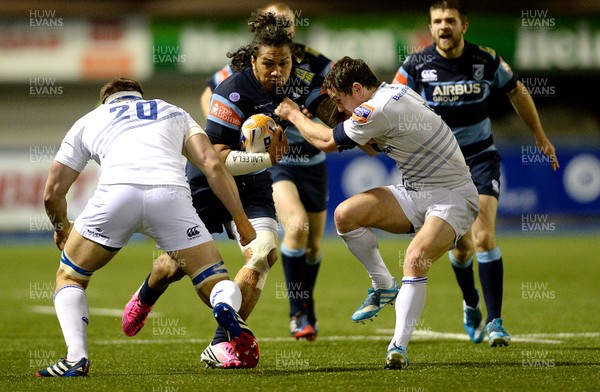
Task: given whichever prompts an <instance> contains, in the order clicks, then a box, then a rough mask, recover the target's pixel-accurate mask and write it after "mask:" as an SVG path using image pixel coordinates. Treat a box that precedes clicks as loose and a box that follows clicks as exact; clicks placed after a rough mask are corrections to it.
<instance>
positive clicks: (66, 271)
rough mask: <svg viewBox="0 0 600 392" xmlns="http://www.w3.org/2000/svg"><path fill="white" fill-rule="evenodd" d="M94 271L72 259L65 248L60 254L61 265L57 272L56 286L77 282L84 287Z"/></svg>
mask: <svg viewBox="0 0 600 392" xmlns="http://www.w3.org/2000/svg"><path fill="white" fill-rule="evenodd" d="M93 273H94V271H89V270H86V269H85V268H82V267H81V266H79V265H78V264H77V261H75V260H72V259H71V258H70V257H69V256H68V255H67V253H66V252H65V251H64V250H63V251H62V254H61V256H60V265H59V267H58V271H57V273H56V283H57V284H56V287H59V286H60V285H67V284H71V283H75V284H77V285H79V286H82V287H83V288H85V287H87V284H88V282H89V281H90V278H91V277H92V274H93Z"/></svg>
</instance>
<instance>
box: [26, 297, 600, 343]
mask: <svg viewBox="0 0 600 392" xmlns="http://www.w3.org/2000/svg"><path fill="white" fill-rule="evenodd" d="M31 311H32V312H34V313H39V314H51V315H54V314H56V313H55V310H54V307H53V306H32V307H31ZM90 315H91V316H106V317H121V316H122V315H123V309H111V308H90ZM148 317H149V318H157V317H162V314H161V313H160V312H152V313H150V315H149V316H148ZM375 333H376V334H377V335H368V336H365V335H351V336H319V340H320V341H327V342H348V341H388V340H390V339H391V338H392V335H393V334H394V330H393V329H384V328H378V329H376V330H375ZM597 337H600V332H557V333H531V334H520V335H512V336H511V342H517V343H518V342H522V343H541V344H561V343H564V340H561V339H575V338H597ZM412 339H413V340H463V341H468V340H469V337H468V336H467V335H465V334H464V333H451V332H436V331H431V330H428V329H416V330H415V332H414V333H413V337H412ZM291 340H292V338H290V337H264V338H259V339H258V341H259V342H275V343H277V342H289V341H291ZM209 341H210V340H209V339H179V338H173V339H161V338H157V339H136V338H134V339H129V338H125V335H123V339H112V340H99V341H96V342H94V343H95V344H100V345H113V344H115V345H118V344H169V343H170V344H189V343H208V342H209Z"/></svg>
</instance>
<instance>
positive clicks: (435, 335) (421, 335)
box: [94, 331, 579, 345]
mask: <svg viewBox="0 0 600 392" xmlns="http://www.w3.org/2000/svg"><path fill="white" fill-rule="evenodd" d="M548 335H552V334H548ZM564 335H566V334H564ZM569 335H570V336H569V337H570V338H575V337H579V334H569ZM552 336H554V335H552ZM391 337H392V335H391V334H390V335H389V336H382V335H369V336H365V335H354V336H352V335H350V336H319V338H318V340H319V341H326V342H349V341H371V342H373V341H386V342H387V341H389V340H390V339H391ZM412 340H463V341H468V340H469V338H468V337H467V336H466V335H465V334H458V333H446V332H434V331H416V332H415V333H414V334H413V337H412ZM258 341H259V342H275V343H280V342H290V341H292V338H291V337H259V338H258ZM208 342H210V339H179V338H173V339H161V338H158V337H157V339H125V338H123V339H111V340H99V341H96V342H94V343H95V344H100V345H120V344H195V343H202V344H206V343H208ZM511 342H522V343H540V344H561V343H564V341H563V340H556V339H538V338H530V337H526V335H521V336H514V335H513V336H512V339H511Z"/></svg>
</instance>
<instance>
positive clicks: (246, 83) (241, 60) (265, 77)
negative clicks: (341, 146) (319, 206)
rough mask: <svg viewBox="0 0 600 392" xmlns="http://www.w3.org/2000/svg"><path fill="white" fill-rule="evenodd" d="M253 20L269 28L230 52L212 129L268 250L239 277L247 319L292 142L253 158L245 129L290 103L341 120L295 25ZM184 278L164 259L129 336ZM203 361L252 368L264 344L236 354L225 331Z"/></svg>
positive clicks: (272, 245) (194, 179)
mask: <svg viewBox="0 0 600 392" xmlns="http://www.w3.org/2000/svg"><path fill="white" fill-rule="evenodd" d="M253 19H254V20H253V23H255V24H256V25H257V26H261V25H262V28H257V30H256V35H255V36H254V38H253V40H252V42H251V43H250V44H249V45H246V46H243V47H241V48H239V49H238V50H237V51H236V52H234V53H230V54H228V56H229V57H230V58H231V63H232V66H233V69H234V71H236V72H235V73H234V74H233V75H232V76H231V77H229V78H227V79H226V80H225V81H224V82H222V83H220V84H219V85H218V86H217V87H216V88H215V91H214V93H213V96H212V99H211V102H210V109H209V115H208V119H207V124H206V133H207V135H208V136H209V138H210V140H211V142H212V143H213V145H214V147H215V149H216V150H217V152H218V153H219V154H220V156H221V159H222V160H223V161H224V162H225V165H226V166H227V168H228V169H229V170H230V172H231V173H232V174H233V175H234V178H235V180H236V183H237V186H238V189H239V192H240V198H241V200H242V204H243V206H244V210H245V211H246V213H247V215H248V218H249V219H250V222H251V223H252V226H253V227H254V228H255V230H256V236H257V238H256V240H255V241H256V243H257V244H262V245H263V246H262V248H261V250H260V251H257V248H258V247H254V248H253V253H252V254H246V256H247V260H246V263H245V265H244V267H243V268H242V269H241V270H240V271H239V272H238V274H237V275H236V277H235V279H234V281H235V282H236V283H237V284H238V285H239V287H240V289H241V291H242V305H241V308H240V310H239V314H240V316H241V317H242V318H243V319H246V318H247V317H248V316H249V315H250V313H251V312H252V310H253V308H254V306H255V305H256V303H257V301H258V299H259V297H260V294H261V291H262V288H263V286H264V283H265V280H266V277H267V274H268V272H269V270H270V268H271V267H272V266H273V264H274V263H275V261H276V259H277V240H278V238H277V232H278V227H277V217H276V213H275V206H274V202H273V195H272V179H271V174H270V172H268V171H267V170H266V169H267V168H269V167H271V166H273V165H275V164H276V163H277V162H278V161H279V160H280V159H281V157H282V155H283V154H284V153H285V150H286V149H285V146H286V142H285V136H284V135H283V133H282V132H281V128H280V129H279V131H280V132H279V133H278V136H276V139H280V138H282V139H284V140H283V141H279V142H273V143H272V144H271V146H270V147H269V151H268V152H266V153H247V152H245V151H244V150H243V148H242V146H241V143H240V136H241V131H240V130H241V126H242V124H243V122H244V121H245V119H247V118H248V117H250V116H251V115H253V114H257V113H262V114H266V115H268V116H271V117H274V118H275V117H276V116H275V115H274V110H275V108H276V107H277V105H278V104H279V103H280V102H281V101H282V100H283V99H284V98H286V97H289V98H291V99H293V100H294V102H297V103H298V104H299V105H302V106H304V107H305V108H306V109H307V110H308V111H309V112H310V113H313V114H314V115H316V116H317V117H319V118H320V119H321V120H322V121H324V122H325V123H327V124H335V123H336V122H337V117H338V116H337V111H336V109H335V105H334V104H333V103H332V102H331V100H330V99H329V98H328V96H327V94H325V93H324V92H322V91H321V84H322V78H320V77H318V76H317V75H314V74H312V73H310V72H308V71H306V70H303V69H301V68H298V67H295V66H294V65H293V61H292V51H293V47H294V42H293V40H292V37H291V35H290V34H289V32H288V31H287V28H286V26H287V23H288V21H287V20H285V19H281V18H277V17H276V16H275V15H274V14H272V13H268V14H264V13H256V14H255V15H254V16H253ZM279 122H280V125H281V126H282V127H285V126H287V122H285V121H279ZM186 174H187V178H188V181H189V183H190V188H191V190H192V199H193V203H194V206H195V207H196V211H197V212H198V215H199V216H200V217H201V218H202V219H203V222H205V224H206V227H207V228H208V230H209V231H210V232H213V233H214V232H223V227H224V226H225V227H226V228H227V227H228V232H229V233H231V234H232V235H233V236H235V237H236V239H238V241H239V236H238V235H237V230H236V227H235V223H234V224H231V223H232V222H231V216H230V215H229V214H228V212H227V211H226V210H225V209H223V206H222V204H221V203H220V202H219V201H218V200H217V199H216V198H215V196H214V193H213V192H212V191H211V190H210V188H209V187H208V186H207V185H208V184H207V180H206V177H205V176H204V175H202V173H201V172H200V171H199V170H198V169H197V168H196V167H194V166H193V165H191V164H189V163H188V165H187V167H186ZM181 277H182V272H181V270H180V269H178V268H177V266H176V265H175V264H174V263H173V262H171V261H170V260H169V258H168V256H167V255H162V256H161V257H160V258H159V262H157V263H155V265H154V268H153V269H152V273H151V274H150V275H149V276H148V278H147V279H146V280H145V282H144V283H143V284H142V286H141V287H140V290H138V292H136V294H135V295H134V296H133V297H132V299H131V301H130V302H129V303H128V304H127V306H126V308H125V312H124V314H123V331H124V332H125V334H127V335H128V336H133V335H135V334H136V333H138V332H139V330H140V329H141V328H142V327H143V325H144V323H145V320H146V318H147V316H148V314H149V312H150V310H151V309H152V307H153V306H154V303H155V302H156V301H157V299H158V298H159V297H160V295H161V294H162V293H163V292H164V290H166V288H167V287H168V285H169V284H170V283H171V282H173V281H176V280H179V279H180V278H181ZM201 359H202V361H204V362H206V363H207V365H209V366H214V367H222V368H236V367H246V368H252V367H255V366H256V365H257V364H258V360H259V355H258V346H257V345H256V344H253V345H251V346H248V347H242V348H237V349H236V350H234V349H233V348H232V346H231V344H230V341H229V338H228V336H227V334H226V331H225V330H223V329H222V328H219V329H218V330H217V333H216V335H215V337H214V339H213V341H212V343H211V344H210V345H209V346H208V347H207V348H206V350H205V351H204V352H203V353H202V356H201Z"/></svg>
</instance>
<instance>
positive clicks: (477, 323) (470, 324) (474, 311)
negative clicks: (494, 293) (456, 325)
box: [463, 290, 485, 343]
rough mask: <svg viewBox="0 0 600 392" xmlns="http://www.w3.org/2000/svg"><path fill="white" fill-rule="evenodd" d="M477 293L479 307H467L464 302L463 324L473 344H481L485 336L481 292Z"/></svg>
mask: <svg viewBox="0 0 600 392" xmlns="http://www.w3.org/2000/svg"><path fill="white" fill-rule="evenodd" d="M475 291H476V292H477V306H476V307H475V308H472V307H470V306H467V304H466V303H465V301H463V324H464V326H465V331H466V332H467V335H469V339H471V341H472V342H473V343H481V342H483V338H484V336H485V323H484V322H483V316H482V315H481V306H480V303H481V299H480V297H479V291H477V290H475Z"/></svg>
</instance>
